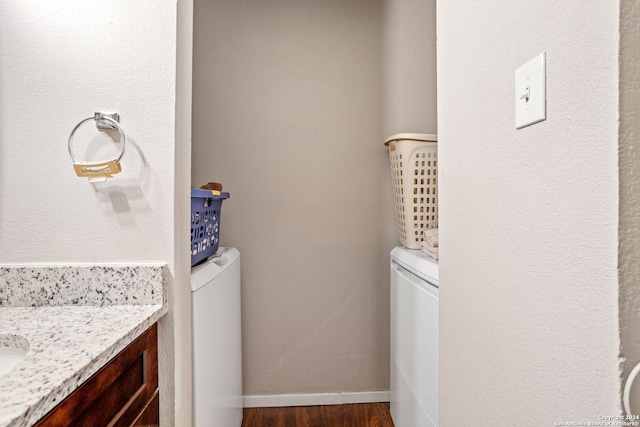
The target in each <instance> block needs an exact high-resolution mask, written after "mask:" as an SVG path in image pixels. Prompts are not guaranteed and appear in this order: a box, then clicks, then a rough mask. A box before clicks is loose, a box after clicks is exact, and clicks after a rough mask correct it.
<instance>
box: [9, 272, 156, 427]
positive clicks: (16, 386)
mask: <svg viewBox="0 0 640 427" xmlns="http://www.w3.org/2000/svg"><path fill="white" fill-rule="evenodd" d="M164 277H165V274H164V267H163V266H160V265H145V266H93V267H85V266H79V267H73V266H64V267H0V346H6V345H14V346H18V347H22V348H26V349H28V351H27V355H26V357H25V359H24V360H22V361H21V362H20V363H19V364H18V365H17V366H16V367H15V368H14V369H12V370H11V371H9V372H8V373H7V374H6V375H4V376H2V377H0V427H9V426H10V427H28V426H32V425H34V424H35V423H36V422H37V421H38V420H39V419H40V418H42V417H43V416H44V415H46V414H47V413H48V412H49V411H50V410H51V409H53V408H54V407H55V406H56V405H58V404H59V403H60V402H61V401H62V400H64V398H65V397H67V396H68V395H69V394H70V393H71V392H73V391H74V390H75V389H76V388H77V387H78V386H79V385H81V384H82V383H83V382H85V381H86V380H87V379H89V378H90V377H91V376H92V375H93V374H94V373H96V372H97V371H98V370H99V369H100V368H101V367H102V366H104V365H105V364H106V363H107V362H108V361H110V360H111V359H112V358H113V357H114V356H115V355H117V354H118V353H119V352H120V351H121V350H123V349H124V348H125V347H126V346H127V345H129V344H130V343H131V342H133V341H134V340H135V339H136V338H137V337H138V336H140V335H141V334H142V333H143V332H144V331H145V330H147V329H148V328H149V327H150V326H152V325H153V324H154V323H155V322H157V321H158V319H160V317H162V316H163V315H164V314H165V313H166V312H167V298H166V286H165V280H164Z"/></svg>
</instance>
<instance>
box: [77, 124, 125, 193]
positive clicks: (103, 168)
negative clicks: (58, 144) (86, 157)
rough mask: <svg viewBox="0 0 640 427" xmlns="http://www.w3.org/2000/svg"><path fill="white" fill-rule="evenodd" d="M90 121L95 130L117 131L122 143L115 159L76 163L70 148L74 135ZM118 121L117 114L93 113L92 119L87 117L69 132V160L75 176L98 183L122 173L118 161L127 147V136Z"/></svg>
mask: <svg viewBox="0 0 640 427" xmlns="http://www.w3.org/2000/svg"><path fill="white" fill-rule="evenodd" d="M91 120H93V121H95V123H96V128H97V129H98V130H109V129H115V130H117V131H118V133H119V134H120V138H121V141H122V149H121V150H120V153H119V155H118V157H117V158H115V159H111V160H107V161H101V162H89V161H78V159H77V158H76V156H75V155H74V154H73V148H72V147H73V136H74V134H75V133H76V131H77V130H78V129H79V128H80V126H82V125H83V124H85V123H87V122H89V121H91ZM119 120H120V116H119V115H118V113H100V112H96V113H94V115H93V117H88V118H86V119H84V120H82V121H81V122H80V123H78V124H77V125H76V126H75V127H74V128H73V130H72V131H71V134H69V143H68V149H69V156H71V160H73V169H74V170H75V172H76V175H78V176H82V177H88V178H89V180H90V181H91V182H98V181H106V180H107V178H113V175H115V174H117V173H120V172H121V171H122V166H121V165H120V160H121V159H122V156H124V152H125V149H126V145H127V136H126V135H125V133H124V129H122V126H120V123H118V122H119Z"/></svg>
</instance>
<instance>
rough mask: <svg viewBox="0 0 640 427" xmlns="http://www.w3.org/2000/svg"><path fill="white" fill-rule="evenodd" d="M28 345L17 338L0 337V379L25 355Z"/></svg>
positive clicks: (25, 341) (24, 340) (22, 339)
mask: <svg viewBox="0 0 640 427" xmlns="http://www.w3.org/2000/svg"><path fill="white" fill-rule="evenodd" d="M28 348H29V343H28V342H27V340H26V339H24V338H22V337H17V336H6V335H5V336H0V377H2V376H3V375H5V374H6V373H7V372H9V371H10V370H11V369H13V368H14V366H16V365H17V364H18V363H20V362H21V361H22V359H24V358H25V356H26V355H27V350H28Z"/></svg>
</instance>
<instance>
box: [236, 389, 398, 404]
mask: <svg viewBox="0 0 640 427" xmlns="http://www.w3.org/2000/svg"><path fill="white" fill-rule="evenodd" d="M389 397H390V395H389V392H388V391H362V392H344V393H305V394H265V395H246V396H243V397H242V403H243V405H244V407H245V408H267V407H273V406H315V405H341V404H347V403H374V402H388V401H389Z"/></svg>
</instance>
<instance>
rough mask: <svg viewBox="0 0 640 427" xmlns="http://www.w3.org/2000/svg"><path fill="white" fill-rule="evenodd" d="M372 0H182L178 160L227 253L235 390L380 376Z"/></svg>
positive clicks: (369, 380) (381, 299)
mask: <svg viewBox="0 0 640 427" xmlns="http://www.w3.org/2000/svg"><path fill="white" fill-rule="evenodd" d="M381 12H382V5H381V3H380V2H372V1H368V0H351V1H339V0H333V1H325V0H307V1H294V0H279V1H270V2H264V1H259V0H242V1H238V0H217V1H196V2H195V19H194V25H195V39H194V100H193V173H192V183H193V185H197V186H199V185H200V184H201V183H205V182H207V181H210V180H218V181H220V182H222V183H223V184H224V186H225V189H226V190H229V191H230V192H231V199H230V200H228V201H225V202H224V204H223V207H222V232H221V239H222V244H223V245H230V246H236V247H237V248H238V249H239V250H240V252H241V253H242V263H243V264H242V292H243V300H242V303H243V318H242V320H243V346H244V357H243V359H244V360H243V367H244V392H245V394H279V393H311V392H333V391H358V390H384V389H388V381H389V380H388V363H389V350H388V339H389V325H388V320H389V313H388V311H389V310H388V267H387V264H388V251H389V250H390V249H391V247H392V246H393V244H394V236H393V234H391V232H390V230H389V229H390V226H389V224H388V223H387V222H386V221H385V214H384V212H385V210H388V207H387V206H384V205H383V204H382V203H381V201H382V200H384V196H383V193H385V191H386V190H387V181H388V178H389V176H388V166H387V162H388V159H387V156H386V152H385V150H384V149H383V146H382V141H383V136H384V135H383V133H382V127H381V122H382V71H381V69H382V65H381V64H382V43H381V34H382V33H381V31H380V28H381V19H382V16H381Z"/></svg>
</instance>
